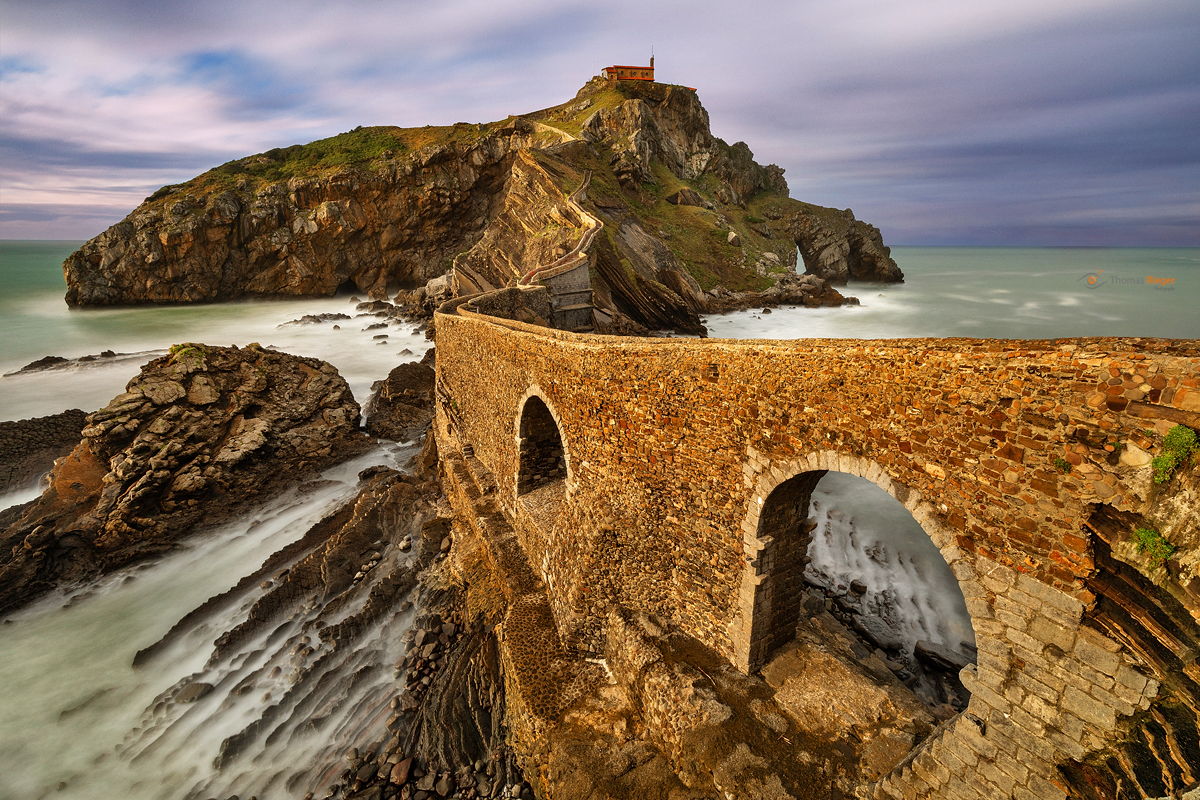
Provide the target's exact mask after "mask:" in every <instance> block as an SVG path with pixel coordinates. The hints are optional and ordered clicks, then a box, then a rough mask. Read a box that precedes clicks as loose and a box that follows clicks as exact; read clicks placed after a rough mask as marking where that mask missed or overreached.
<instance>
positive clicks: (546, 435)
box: [513, 384, 572, 497]
mask: <svg viewBox="0 0 1200 800" xmlns="http://www.w3.org/2000/svg"><path fill="white" fill-rule="evenodd" d="M513 429H514V432H515V437H516V451H517V469H516V473H515V481H514V485H513V496H514V497H518V496H520V495H523V494H526V493H528V492H530V491H532V490H533V489H536V488H538V487H539V486H543V485H545V484H546V483H549V482H551V481H554V480H559V479H562V480H564V481H565V482H566V484H567V485H570V484H571V482H572V471H571V456H570V448H568V447H567V442H566V437H565V436H564V435H563V425H562V420H561V419H560V418H559V416H558V411H557V410H555V408H554V405H553V404H552V403H551V402H550V400H549V399H548V398H547V397H546V395H545V393H544V392H542V390H541V387H539V386H538V385H537V384H534V385H533V386H531V387H529V389H528V390H526V392H525V394H524V395H523V396H522V397H521V401H520V402H519V403H518V404H517V415H516V418H515V420H514V423H513Z"/></svg>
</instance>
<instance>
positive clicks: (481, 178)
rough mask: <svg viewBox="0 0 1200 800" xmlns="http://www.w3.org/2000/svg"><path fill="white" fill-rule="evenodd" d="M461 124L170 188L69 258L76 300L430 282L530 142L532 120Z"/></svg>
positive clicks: (467, 239)
mask: <svg viewBox="0 0 1200 800" xmlns="http://www.w3.org/2000/svg"><path fill="white" fill-rule="evenodd" d="M462 127H463V128H464V130H462V131H458V132H457V133H458V137H457V139H452V140H451V141H449V142H445V143H440V144H439V143H435V144H430V145H427V146H424V147H421V148H419V149H416V150H415V151H411V152H409V153H408V154H398V153H397V151H399V150H402V149H405V147H404V141H403V140H404V138H405V137H404V136H403V132H401V133H400V134H396V135H395V137H394V138H395V142H394V143H393V145H392V147H390V148H386V149H383V150H382V151H381V152H379V153H377V154H374V156H373V157H371V158H369V159H367V160H364V161H363V162H361V163H356V164H351V165H346V166H342V167H339V168H334V169H324V170H311V171H309V172H308V174H299V175H293V176H292V177H288V178H286V179H279V180H269V179H268V180H264V179H262V178H260V177H259V174H265V175H267V176H268V177H270V176H271V175H272V170H271V169H268V170H265V171H263V170H255V167H260V166H262V165H263V162H266V165H267V166H268V168H270V167H276V169H275V170H274V172H276V173H278V172H284V173H285V174H286V172H287V171H293V172H295V171H301V172H303V171H304V170H303V167H304V166H305V165H304V164H303V163H301V164H300V165H293V164H291V163H288V162H287V161H284V162H282V163H275V162H274V161H273V159H271V158H268V157H267V156H252V157H250V158H247V159H243V160H242V161H240V162H231V164H228V165H225V166H224V167H221V168H218V169H217V170H213V171H212V172H210V173H206V175H204V176H201V177H200V178H197V179H196V180H195V181H192V182H189V183H188V184H183V185H181V186H177V187H167V188H166V190H165V191H164V190H160V192H158V193H156V196H152V197H151V198H150V199H148V200H147V201H146V202H144V203H143V204H142V205H141V206H139V207H138V208H137V209H136V210H135V211H134V212H133V213H132V214H130V215H129V217H127V218H126V219H125V220H123V221H122V222H120V223H118V224H117V225H114V226H113V227H111V228H109V229H108V230H107V231H105V232H104V233H102V234H101V235H100V236H98V237H96V238H95V239H92V240H91V241H89V242H88V243H87V244H85V245H84V246H83V247H82V248H80V249H79V250H78V251H77V252H75V253H74V254H72V255H71V256H70V257H69V258H68V259H67V260H66V262H65V263H64V264H63V272H64V275H65V277H66V281H67V287H68V289H67V303H68V304H70V305H72V306H97V305H111V304H119V303H176V302H206V301H213V300H228V299H234V298H238V297H243V296H248V295H250V296H254V295H257V296H328V295H332V294H333V293H334V292H336V291H337V289H338V288H339V287H342V286H344V285H346V284H352V285H353V287H354V288H355V289H357V290H359V291H364V292H368V293H369V294H370V295H371V296H372V297H374V298H377V299H382V298H384V297H386V296H387V295H388V293H389V291H393V290H395V289H397V288H400V287H408V288H412V287H415V286H419V285H423V284H424V283H425V282H426V281H427V280H429V279H430V278H433V277H436V276H438V275H441V274H443V273H444V272H446V269H447V267H448V265H449V260H450V259H451V258H453V256H454V255H455V254H457V253H458V252H460V251H462V250H464V249H466V248H468V247H470V246H471V244H473V243H474V242H475V241H476V240H477V239H478V238H479V236H480V234H481V233H482V231H483V228H484V226H485V225H486V223H487V220H488V218H489V217H490V216H491V214H492V205H493V203H494V202H495V199H496V195H497V189H498V187H500V186H502V184H503V179H504V177H505V176H506V175H507V173H508V171H509V166H510V162H511V154H512V153H513V152H514V151H515V150H518V149H520V148H521V147H524V146H528V145H530V144H532V143H533V142H532V138H533V136H532V135H531V133H530V132H529V129H528V126H521V125H517V124H507V125H504V126H495V127H494V128H491V129H484V130H482V131H476V130H475V126H462ZM451 131H454V129H451ZM349 135H350V134H347V136H349ZM277 158H278V157H277ZM284 158H286V156H284ZM289 168H291V169H290V170H289Z"/></svg>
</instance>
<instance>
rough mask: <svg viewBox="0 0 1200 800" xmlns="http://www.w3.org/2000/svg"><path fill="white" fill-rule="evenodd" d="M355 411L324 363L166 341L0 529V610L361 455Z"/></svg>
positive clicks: (151, 550) (168, 543)
mask: <svg viewBox="0 0 1200 800" xmlns="http://www.w3.org/2000/svg"><path fill="white" fill-rule="evenodd" d="M358 417H359V407H358V404H357V403H356V402H355V401H354V398H353V397H352V396H351V394H350V389H349V387H348V386H347V384H346V382H345V380H344V379H342V377H341V376H340V375H338V373H337V370H336V369H334V368H333V367H332V366H331V365H329V364H327V363H325V362H323V361H318V360H316V359H311V358H300V357H298V356H290V355H286V354H283V353H275V352H271V351H269V350H265V349H262V348H260V347H258V346H257V345H251V346H249V347H246V348H243V349H238V348H224V347H208V346H206V345H194V344H190V345H179V346H177V347H175V348H172V352H171V353H170V354H169V355H166V356H163V357H161V358H158V359H155V360H154V361H151V362H150V363H149V364H147V365H146V366H145V367H143V368H142V371H141V373H140V374H139V375H138V376H137V377H136V378H134V379H133V380H132V381H130V382H129V384H128V385H127V386H126V391H125V393H124V394H121V395H118V396H117V397H116V398H114V399H113V401H112V402H111V403H109V404H108V405H107V406H106V407H105V408H103V409H101V410H100V411H97V412H96V413H94V414H92V415H90V416H89V417H88V423H89V424H88V426H87V427H86V428H84V429H83V431H82V437H83V438H82V441H80V442H79V444H78V445H77V446H76V447H75V449H74V450H73V451H72V452H71V454H70V455H69V456H66V457H65V458H62V459H60V460H59V461H58V462H57V464H56V465H55V467H54V470H53V472H52V473H51V475H50V487H49V488H48V489H47V490H46V491H45V493H43V495H42V496H41V498H40V499H39V500H37V501H36V502H35V503H33V504H32V505H31V506H29V507H28V508H27V509H25V510H24V513H23V514H22V515H21V516H20V517H19V518H18V519H16V520H15V521H12V522H11V523H10V524H9V525H8V527H7V529H6V530H5V531H4V532H3V534H0V610H8V609H11V608H15V607H17V606H19V605H22V604H23V603H25V602H27V601H29V600H30V599H32V598H34V597H35V596H37V595H38V594H40V593H41V592H44V591H46V590H47V589H49V588H52V587H53V586H55V585H56V584H58V583H59V582H61V581H74V580H79V579H83V578H88V577H92V576H94V575H97V574H99V573H102V572H106V571H109V570H112V569H115V568H117V567H120V566H122V565H124V564H127V563H129V562H131V561H134V560H137V559H140V558H144V557H146V556H150V555H153V554H156V553H161V552H163V551H166V550H169V549H170V548H171V547H173V546H174V544H175V542H177V541H178V540H179V539H180V538H181V537H182V536H184V535H186V534H187V533H188V532H190V531H191V530H192V529H193V528H194V527H195V526H197V525H198V524H199V523H201V522H202V521H203V522H205V523H207V524H212V523H215V522H219V521H222V520H224V519H227V518H229V515H230V514H232V513H236V511H237V510H238V508H239V506H241V505H242V503H243V502H244V501H246V500H248V499H250V498H253V497H257V496H260V495H261V494H262V493H264V492H265V491H269V490H270V489H271V488H273V487H276V486H278V485H279V482H280V481H281V480H284V479H285V476H286V479H294V478H296V477H297V476H302V475H304V474H305V473H308V472H311V471H314V470H317V469H320V468H323V467H325V466H327V465H329V464H331V463H334V462H336V461H339V460H341V459H343V458H346V457H347V456H349V455H351V454H353V453H356V452H361V450H362V449H363V448H365V447H366V445H367V442H368V440H367V438H366V437H365V436H364V435H363V434H362V433H361V432H360V431H359V430H358Z"/></svg>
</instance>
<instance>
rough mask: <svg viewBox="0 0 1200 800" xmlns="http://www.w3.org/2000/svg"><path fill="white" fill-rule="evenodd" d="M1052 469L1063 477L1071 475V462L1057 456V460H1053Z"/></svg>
mask: <svg viewBox="0 0 1200 800" xmlns="http://www.w3.org/2000/svg"><path fill="white" fill-rule="evenodd" d="M1054 468H1055V469H1056V470H1058V471H1059V472H1061V473H1062V474H1063V475H1070V474H1071V462H1070V461H1067V460H1066V459H1065V458H1063V457H1062V456H1059V457H1058V458H1056V459H1054Z"/></svg>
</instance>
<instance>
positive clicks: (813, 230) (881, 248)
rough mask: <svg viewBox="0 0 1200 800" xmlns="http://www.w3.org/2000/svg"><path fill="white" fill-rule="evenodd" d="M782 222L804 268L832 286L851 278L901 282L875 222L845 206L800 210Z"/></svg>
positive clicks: (879, 281)
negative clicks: (821, 210)
mask: <svg viewBox="0 0 1200 800" xmlns="http://www.w3.org/2000/svg"><path fill="white" fill-rule="evenodd" d="M784 223H785V224H786V225H787V228H788V230H789V231H790V232H791V233H792V235H793V236H794V237H795V239H796V246H797V247H799V248H800V255H801V257H802V258H803V259H804V267H805V270H806V271H807V272H809V273H811V274H813V275H816V276H817V277H819V278H824V279H825V280H827V281H829V282H830V283H832V284H834V285H835V286H843V285H845V284H846V283H848V282H849V281H851V280H855V281H870V282H872V283H900V282H903V280H904V273H903V272H901V271H900V268H899V267H898V266H896V262H895V261H894V260H893V259H892V251H891V248H889V247H886V246H885V245H884V244H883V237H882V236H881V235H880V233H879V229H878V228H876V227H875V226H874V225H868V224H867V223H865V222H862V221H861V220H857V219H855V218H854V212H853V211H851V210H850V209H846V210H845V211H843V212H840V213H838V212H835V213H832V214H828V213H827V214H821V215H818V214H812V213H801V214H796V215H792V216H789V217H788V218H787V219H786V220H784Z"/></svg>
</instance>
